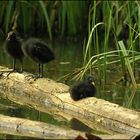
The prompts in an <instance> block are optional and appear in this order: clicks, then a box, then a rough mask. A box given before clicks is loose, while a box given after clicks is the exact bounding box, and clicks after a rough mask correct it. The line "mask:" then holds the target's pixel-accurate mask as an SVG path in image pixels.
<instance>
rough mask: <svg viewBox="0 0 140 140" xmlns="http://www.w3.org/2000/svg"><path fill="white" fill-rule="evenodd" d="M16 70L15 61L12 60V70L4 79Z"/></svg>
mask: <svg viewBox="0 0 140 140" xmlns="http://www.w3.org/2000/svg"><path fill="white" fill-rule="evenodd" d="M15 70H16V59H15V58H14V59H13V68H12V71H10V72H9V73H8V74H7V76H6V77H8V76H9V75H10V74H11V73H12V72H14V71H15Z"/></svg>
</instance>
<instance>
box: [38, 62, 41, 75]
mask: <svg viewBox="0 0 140 140" xmlns="http://www.w3.org/2000/svg"><path fill="white" fill-rule="evenodd" d="M40 65H41V64H40V63H39V64H38V77H40Z"/></svg>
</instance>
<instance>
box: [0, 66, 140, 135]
mask: <svg viewBox="0 0 140 140" xmlns="http://www.w3.org/2000/svg"><path fill="white" fill-rule="evenodd" d="M0 69H1V71H4V69H6V68H3V67H0ZM7 75H8V73H5V72H1V73H0V95H1V96H2V97H4V98H8V99H9V100H12V101H14V102H16V103H19V104H24V105H29V106H31V107H33V108H35V109H38V110H40V111H42V112H49V113H51V114H58V115H61V116H63V117H64V118H65V116H71V117H74V118H77V119H79V120H80V121H81V120H82V121H83V122H85V123H87V125H88V126H89V125H90V127H94V124H95V123H97V124H100V128H101V129H104V130H105V131H106V132H107V133H109V134H117V133H121V134H130V135H131V134H132V135H137V134H140V113H139V112H136V111H134V110H130V109H127V108H123V107H121V106H119V105H117V104H113V103H110V102H108V101H105V100H103V99H97V98H95V97H91V98H86V99H83V100H80V101H76V102H75V101H73V100H72V99H71V98H70V95H69V93H68V90H69V87H68V86H67V85H65V84H62V83H57V82H55V81H53V80H50V79H47V78H40V79H37V80H35V81H34V79H32V78H29V74H28V73H22V74H21V73H11V74H10V75H9V76H8V77H7Z"/></svg>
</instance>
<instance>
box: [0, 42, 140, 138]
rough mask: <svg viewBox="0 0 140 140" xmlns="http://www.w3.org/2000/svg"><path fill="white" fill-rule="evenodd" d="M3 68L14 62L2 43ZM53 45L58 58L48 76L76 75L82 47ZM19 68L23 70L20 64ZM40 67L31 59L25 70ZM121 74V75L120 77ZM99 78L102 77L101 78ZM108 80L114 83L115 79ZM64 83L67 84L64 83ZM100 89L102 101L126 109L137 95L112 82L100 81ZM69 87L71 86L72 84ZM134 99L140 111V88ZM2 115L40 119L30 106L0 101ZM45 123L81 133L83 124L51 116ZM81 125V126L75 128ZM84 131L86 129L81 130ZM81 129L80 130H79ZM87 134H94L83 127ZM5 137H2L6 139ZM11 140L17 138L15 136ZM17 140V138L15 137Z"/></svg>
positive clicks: (47, 68) (48, 66)
mask: <svg viewBox="0 0 140 140" xmlns="http://www.w3.org/2000/svg"><path fill="white" fill-rule="evenodd" d="M0 44H1V45H0V65H2V66H6V67H9V68H11V67H12V59H11V58H10V57H8V56H7V55H6V54H5V53H4V51H3V48H2V42H1V43H0ZM49 46H50V47H51V48H52V49H53V50H54V53H55V56H56V59H55V60H54V61H52V62H50V63H48V64H46V65H45V67H44V75H45V77H48V78H52V79H54V80H56V79H58V78H60V77H61V76H64V75H65V74H68V73H69V72H72V70H74V69H75V68H78V67H81V66H82V55H83V52H82V50H83V49H82V44H80V43H79V44H72V43H69V42H65V43H64V42H61V43H59V41H57V42H53V43H49ZM18 67H20V65H19V63H18ZM37 68H38V67H37V64H35V63H34V62H32V61H31V60H29V59H28V58H25V59H24V71H27V72H31V73H37V70H38V69H37ZM113 75H114V74H113ZM116 75H117V74H116ZM97 79H98V78H97ZM108 80H112V77H111V78H110V79H108ZM61 82H63V83H64V81H61ZM95 83H96V87H97V95H96V96H97V98H102V99H105V100H108V101H111V102H114V103H117V104H120V105H122V106H125V107H126V106H127V105H128V101H130V100H131V93H132V92H133V91H132V90H131V88H130V86H122V85H119V84H114V83H113V82H109V84H108V85H102V84H101V85H99V83H98V82H97V81H95ZM68 84H69V83H68ZM133 95H134V99H133V100H132V102H131V104H129V107H131V108H134V109H139V108H140V102H139V100H140V91H139V89H138V90H137V91H136V92H135V93H133ZM0 113H1V114H5V115H9V116H16V117H21V118H27V119H31V120H37V116H38V111H36V110H34V109H31V108H29V107H24V106H20V105H17V104H14V103H12V102H11V101H8V100H5V99H0ZM41 121H44V122H48V123H51V124H55V125H59V126H65V127H66V126H67V127H70V126H71V127H72V128H73V129H74V128H75V126H79V130H80V123H79V125H78V124H77V123H78V121H76V122H75V123H74V121H71V124H70V122H67V121H62V120H61V121H60V120H59V119H55V118H54V117H52V116H51V115H49V114H46V113H41ZM74 124H77V125H74ZM81 128H82V127H81ZM77 129H78V128H77V127H76V130H77ZM82 129H83V131H85V129H86V130H87V131H92V130H91V129H90V128H87V126H86V127H85V126H84V128H82ZM81 131H82V130H81ZM3 136H4V135H1V138H3ZM10 138H13V137H12V136H11V137H10ZM14 138H16V137H14Z"/></svg>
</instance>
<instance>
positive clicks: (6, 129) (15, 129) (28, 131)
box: [0, 115, 137, 140]
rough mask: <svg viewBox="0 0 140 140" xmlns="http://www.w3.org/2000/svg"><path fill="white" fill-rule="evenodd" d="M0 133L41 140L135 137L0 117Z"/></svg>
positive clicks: (133, 136) (97, 139)
mask: <svg viewBox="0 0 140 140" xmlns="http://www.w3.org/2000/svg"><path fill="white" fill-rule="evenodd" d="M0 133H1V134H10V135H17V136H21V137H25V136H26V137H34V138H41V139H56V138H57V139H77V140H78V139H79V140H82V139H83V140H87V139H96V140H100V139H135V138H136V137H137V136H136V135H131V134H129V135H124V134H123V135H122V134H117V135H112V136H110V135H93V134H88V133H84V132H80V131H75V130H72V129H66V128H62V127H58V126H54V125H51V124H47V123H43V122H37V121H31V120H27V119H23V118H22V119H21V118H16V117H9V116H5V115H0Z"/></svg>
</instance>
